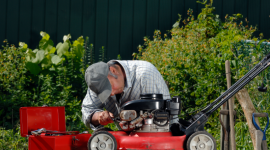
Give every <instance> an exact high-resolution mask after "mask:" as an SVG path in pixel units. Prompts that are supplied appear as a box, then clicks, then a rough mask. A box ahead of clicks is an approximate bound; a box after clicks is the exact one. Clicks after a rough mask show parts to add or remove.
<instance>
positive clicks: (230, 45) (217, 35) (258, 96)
mask: <svg viewBox="0 0 270 150" xmlns="http://www.w3.org/2000/svg"><path fill="white" fill-rule="evenodd" d="M204 4H205V6H206V7H205V8H203V9H202V12H201V13H200V14H199V15H198V16H193V15H192V12H193V11H192V10H191V9H190V10H188V11H187V14H188V16H189V17H187V18H185V19H183V20H182V19H181V16H180V19H179V21H177V22H176V23H175V24H174V26H173V28H172V30H170V31H169V33H168V34H164V36H162V34H161V32H160V31H158V30H157V31H155V33H154V36H153V40H151V39H150V38H148V37H145V43H144V45H142V46H141V45H140V46H139V53H138V54H136V53H134V57H135V58H136V59H140V60H146V61H149V62H151V63H152V64H154V65H155V66H156V67H157V69H158V70H159V71H160V72H161V74H162V75H163V78H164V79H165V80H166V81H168V82H169V86H170V93H171V96H177V95H180V96H181V98H182V102H183V111H182V115H181V118H189V117H190V115H192V114H195V113H198V112H199V110H200V109H202V108H204V107H205V106H207V105H208V104H209V103H211V102H213V101H214V100H215V99H216V98H217V97H219V96H220V95H221V93H223V92H224V91H225V90H226V89H227V82H226V74H225V61H226V60H230V62H231V65H230V66H231V72H232V83H234V82H235V81H237V80H238V79H240V78H241V77H242V76H243V75H244V74H246V73H247V71H248V70H250V69H251V68H252V67H253V66H254V64H256V63H258V61H259V60H261V59H262V58H263V57H264V56H265V55H266V54H267V53H268V52H270V47H269V45H267V44H266V43H265V41H266V40H262V39H261V38H262V36H263V35H262V34H261V35H260V37H259V39H260V42H258V40H259V39H257V38H254V37H252V34H253V33H254V31H256V28H254V27H252V26H249V25H248V22H247V20H243V19H241V18H242V17H243V16H242V15H241V14H234V15H233V16H228V15H227V16H226V17H225V22H221V20H220V18H219V16H218V15H216V14H214V11H215V8H214V7H212V4H211V1H210V3H209V4H206V2H204ZM195 18H197V19H195ZM243 21H244V22H243ZM248 39H253V42H251V43H250V42H249V43H248V42H246V40H248ZM263 42H264V43H263ZM262 79H264V82H265V83H269V72H268V71H264V72H263V73H262V74H260V75H259V76H258V77H256V79H255V80H253V81H252V82H250V83H249V84H248V85H247V86H246V88H247V89H248V91H249V94H250V96H251V99H252V100H253V103H254V105H255V108H256V109H257V110H258V112H269V106H268V101H269V94H268V93H259V92H258V90H257V87H258V86H260V85H261V83H262V81H263V80H262ZM235 109H236V111H237V121H236V139H237V143H236V145H237V148H238V149H253V146H252V142H251V139H250V136H249V131H248V126H247V124H246V120H245V116H244V114H243V111H242V108H241V106H240V105H239V104H238V103H237V101H236V105H235ZM184 112H185V113H184ZM218 115H219V111H216V112H214V114H212V116H211V117H210V118H209V121H208V122H207V124H206V126H205V129H206V130H207V131H208V132H210V133H211V134H212V135H213V136H214V137H215V138H216V139H217V142H218V144H219V139H220V124H219V119H218V118H219V117H218ZM261 124H262V127H264V126H265V124H266V120H261ZM267 134H268V136H269V134H270V132H269V131H268V132H267ZM268 143H269V142H268ZM218 147H220V146H219V145H218Z"/></svg>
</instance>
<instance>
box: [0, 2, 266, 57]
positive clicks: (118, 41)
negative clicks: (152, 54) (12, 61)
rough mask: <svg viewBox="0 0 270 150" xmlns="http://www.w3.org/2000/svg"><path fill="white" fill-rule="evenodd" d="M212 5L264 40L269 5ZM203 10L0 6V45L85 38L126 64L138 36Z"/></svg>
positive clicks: (176, 5) (184, 5)
mask: <svg viewBox="0 0 270 150" xmlns="http://www.w3.org/2000/svg"><path fill="white" fill-rule="evenodd" d="M213 5H214V6H215V7H216V13H217V14H219V16H220V18H224V16H225V15H226V14H229V15H232V14H235V13H241V14H243V15H244V17H245V18H247V19H248V20H249V24H250V25H257V26H258V28H259V32H263V33H264V35H265V38H270V18H269V15H270V9H269V8H268V7H269V6H270V1H269V0H256V1H254V0H214V3H213ZM203 7H204V6H203V5H201V4H198V3H196V0H0V40H2V41H3V40H4V39H8V40H9V43H12V44H15V45H17V44H18V42H19V41H22V42H26V43H28V45H29V46H30V48H32V49H34V48H35V47H37V45H38V41H39V40H40V38H41V37H40V35H39V33H40V31H45V32H47V33H49V34H50V35H51V39H52V40H53V41H54V42H55V44H56V43H58V42H62V38H63V35H66V34H69V33H70V34H71V35H72V40H75V39H76V38H77V37H79V36H81V35H83V36H88V37H89V40H90V43H93V44H94V48H95V51H97V52H96V55H97V54H98V51H99V49H100V48H101V47H102V46H105V49H106V50H107V59H116V58H117V55H118V54H120V56H121V58H122V59H132V53H133V52H136V51H137V47H138V45H139V44H143V37H144V36H149V37H152V36H153V32H154V30H156V29H159V30H161V31H162V33H165V32H166V31H167V30H170V29H171V28H172V25H173V24H174V23H175V21H176V20H178V14H181V15H182V16H183V17H182V18H185V17H186V14H187V10H188V9H189V8H191V9H193V10H194V15H195V16H196V15H197V14H198V13H199V12H200V10H201V8H203ZM259 32H258V33H259ZM258 33H256V34H258ZM96 57H98V56H96Z"/></svg>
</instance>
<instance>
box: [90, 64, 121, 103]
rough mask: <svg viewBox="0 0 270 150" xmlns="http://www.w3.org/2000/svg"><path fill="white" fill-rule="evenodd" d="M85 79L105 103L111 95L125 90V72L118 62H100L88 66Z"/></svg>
mask: <svg viewBox="0 0 270 150" xmlns="http://www.w3.org/2000/svg"><path fill="white" fill-rule="evenodd" d="M85 81H86V83H87V85H88V87H89V88H90V89H91V90H92V91H94V92H95V93H96V94H97V96H98V97H99V99H100V100H101V102H103V103H104V102H105V101H106V99H107V98H108V97H109V96H113V95H115V94H120V93H122V92H123V90H124V86H125V73H124V70H123V69H122V68H121V66H120V65H119V64H117V63H113V62H112V63H110V62H109V63H108V64H106V63H104V62H98V63H95V64H93V65H91V66H89V67H88V68H87V70H86V72H85Z"/></svg>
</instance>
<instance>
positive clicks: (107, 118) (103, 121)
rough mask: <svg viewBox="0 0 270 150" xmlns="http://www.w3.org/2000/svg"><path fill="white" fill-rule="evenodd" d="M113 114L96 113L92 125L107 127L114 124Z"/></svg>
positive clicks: (106, 112)
mask: <svg viewBox="0 0 270 150" xmlns="http://www.w3.org/2000/svg"><path fill="white" fill-rule="evenodd" d="M112 118H113V114H112V113H110V112H108V111H101V112H95V113H94V115H93V116H92V120H91V124H93V125H94V126H97V125H107V124H109V123H113V120H112Z"/></svg>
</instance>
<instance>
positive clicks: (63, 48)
mask: <svg viewBox="0 0 270 150" xmlns="http://www.w3.org/2000/svg"><path fill="white" fill-rule="evenodd" d="M68 49H69V46H68V43H67V42H64V43H61V42H60V43H58V44H57V46H56V50H57V55H58V56H59V57H61V56H62V55H64V54H65V53H66V52H67V51H68Z"/></svg>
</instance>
